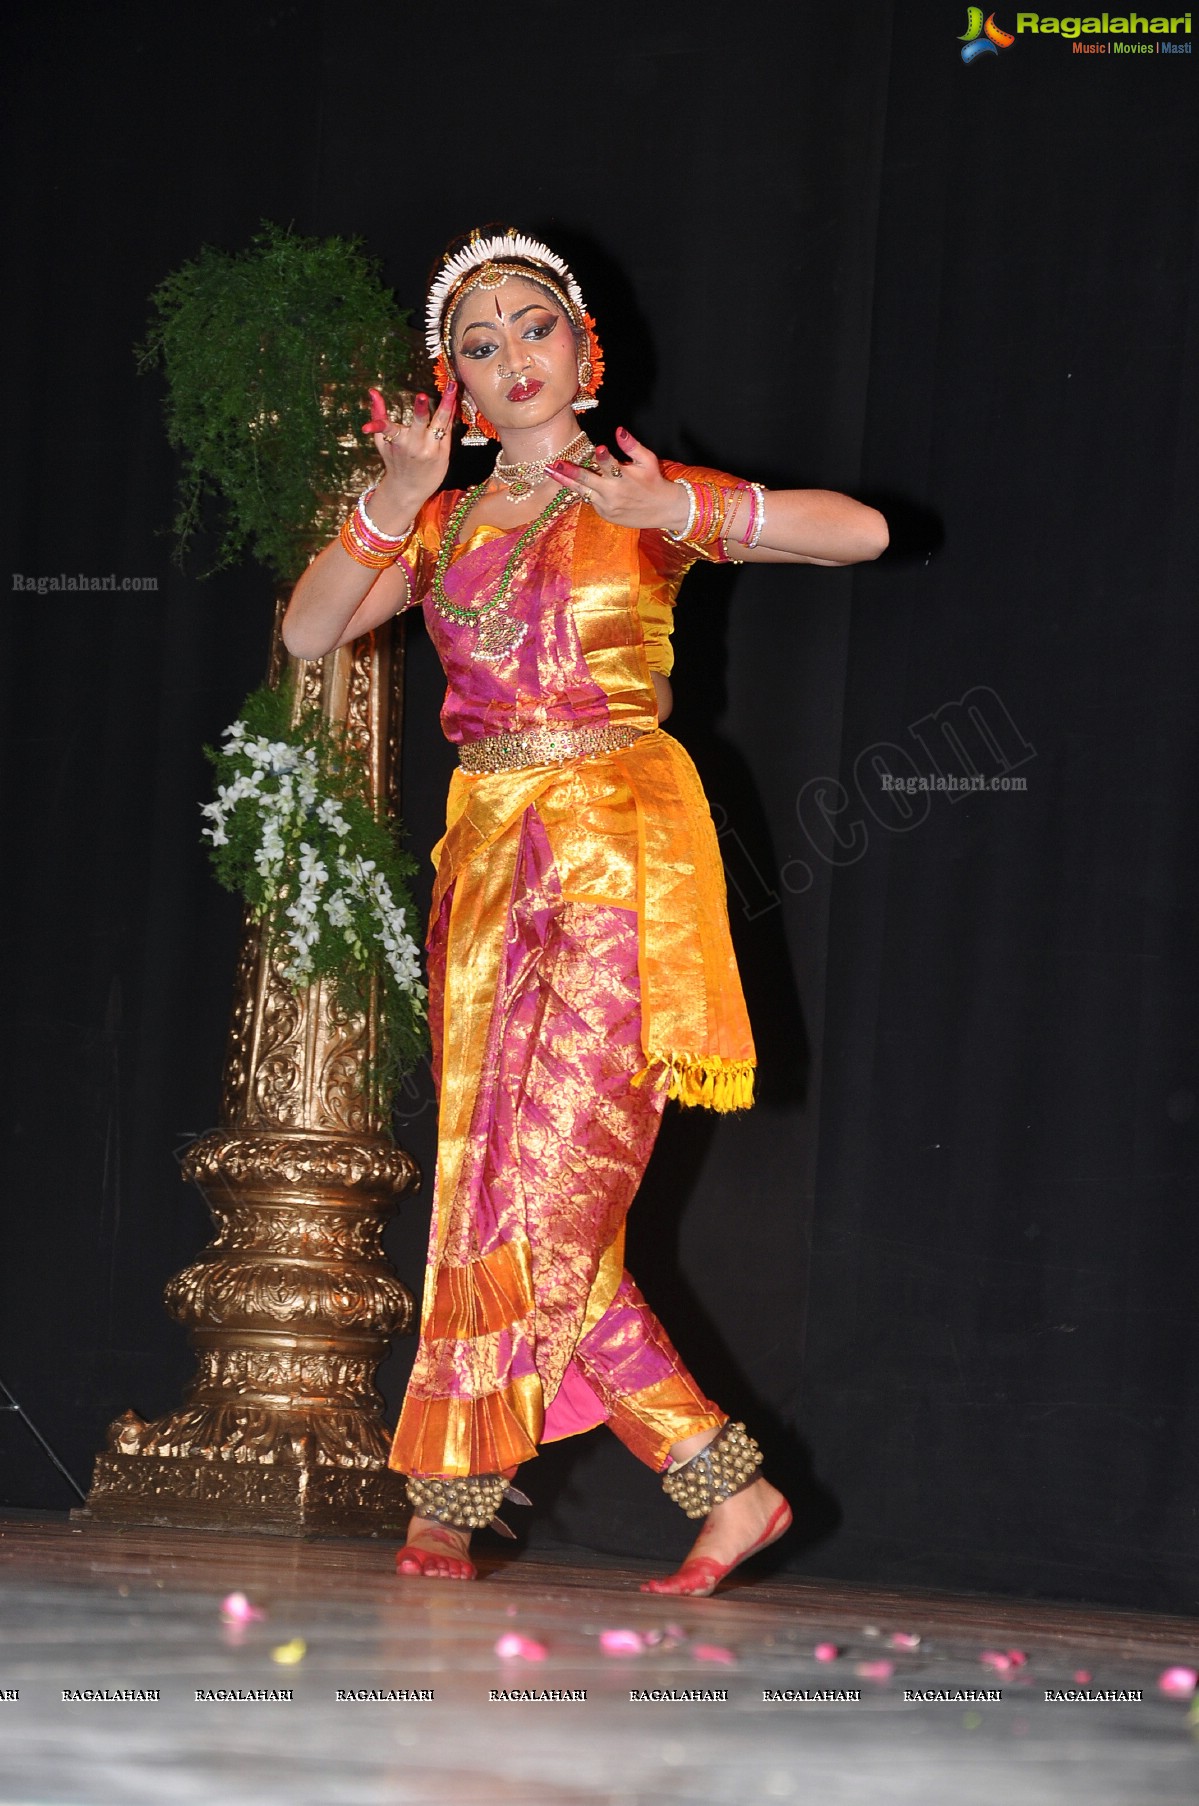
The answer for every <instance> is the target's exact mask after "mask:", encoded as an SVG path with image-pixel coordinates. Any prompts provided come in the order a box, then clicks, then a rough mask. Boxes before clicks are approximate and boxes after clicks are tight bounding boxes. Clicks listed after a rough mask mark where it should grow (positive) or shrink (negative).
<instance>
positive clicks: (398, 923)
mask: <svg viewBox="0 0 1199 1806" xmlns="http://www.w3.org/2000/svg"><path fill="white" fill-rule="evenodd" d="M291 714H292V696H291V692H290V687H281V688H280V689H279V690H272V689H269V688H267V687H265V686H264V687H263V688H261V689H258V690H255V691H253V692H252V693H251V695H250V696H248V697H247V698H246V702H245V704H244V706H243V708H242V712H241V715H240V716H239V718H238V720H237V721H235V722H234V723H233V724H232V726H230V727H228V728H226V730H225V734H224V744H223V746H222V747H221V748H220V749H219V750H216V749H214V748H213V747H205V749H204V751H205V755H206V757H207V758H208V759H209V760H210V761H211V762H212V764H213V766H214V768H215V772H216V779H217V800H216V801H215V802H212V803H207V804H205V805H203V807H202V811H201V813H202V814H204V815H205V816H207V817H208V819H209V821H210V823H211V824H212V825H211V826H210V827H208V828H206V829H205V830H204V836H205V838H206V839H207V840H208V841H209V842H210V843H211V851H212V862H213V868H214V870H215V872H216V876H217V878H218V879H219V881H220V882H221V883H222V884H223V885H224V886H225V888H226V889H227V890H232V891H240V893H241V894H242V896H243V897H244V898H245V899H246V902H247V904H248V905H249V908H250V911H251V914H252V915H253V917H254V919H255V920H256V921H258V922H260V923H261V924H262V926H263V931H264V936H265V941H266V945H267V947H268V948H269V950H270V952H271V954H272V956H273V957H274V958H275V959H276V960H277V962H278V964H279V966H280V969H281V970H282V972H283V973H284V976H285V977H287V978H289V979H290V980H291V981H292V982H293V983H294V984H296V985H297V986H299V985H305V984H309V983H311V982H312V981H313V980H314V979H317V978H325V979H328V980H329V981H330V982H331V983H332V985H333V988H334V991H335V994H336V996H337V1000H338V1003H339V1004H340V1005H341V1007H342V1008H343V1009H345V1010H347V1011H353V1012H364V1011H365V1010H366V1008H367V1005H368V1002H369V1000H370V995H371V990H372V987H377V997H378V1024H379V1028H378V1046H377V1050H376V1055H375V1059H374V1061H373V1063H372V1065H371V1067H370V1069H369V1071H368V1073H367V1083H368V1087H369V1088H370V1089H371V1090H372V1092H373V1094H374V1096H375V1098H376V1100H377V1101H378V1102H379V1103H380V1104H382V1103H385V1102H386V1100H387V1099H388V1098H389V1097H390V1096H391V1094H392V1093H393V1092H394V1091H395V1089H396V1086H397V1085H398V1084H399V1081H400V1079H401V1078H402V1077H403V1075H404V1073H405V1072H407V1071H409V1070H410V1069H411V1067H412V1066H413V1065H414V1064H415V1063H416V1061H417V1060H418V1059H419V1058H420V1057H421V1055H422V1054H424V1053H425V1052H426V1050H427V1020H426V1010H425V1000H426V991H425V987H424V985H423V984H422V983H421V982H420V954H419V949H418V947H417V945H416V941H415V939H414V937H413V935H412V933H411V925H412V924H413V923H414V922H415V909H414V905H413V902H412V897H411V895H410V893H409V889H408V882H407V881H408V878H409V877H410V876H411V874H412V872H413V871H414V870H415V869H416V868H415V864H414V862H413V860H412V859H411V858H410V857H409V856H408V854H406V853H404V852H401V851H400V849H399V847H398V846H397V844H396V840H395V838H394V834H393V831H392V829H391V827H390V826H389V824H388V823H387V822H386V821H385V820H381V819H380V818H379V816H378V815H377V814H376V813H375V811H374V808H373V806H372V803H371V798H370V789H369V782H368V776H367V771H366V767H365V764H364V762H363V760H362V758H361V756H360V755H359V753H358V752H357V751H356V749H355V748H354V747H353V746H352V745H351V744H350V743H349V742H348V741H347V740H346V738H345V736H344V734H343V733H342V732H341V731H340V729H339V728H337V727H336V726H334V725H333V724H332V723H330V722H329V721H328V720H326V719H325V717H324V716H323V715H322V714H321V713H320V711H319V709H315V708H310V709H307V710H305V711H304V712H303V713H302V715H301V717H300V719H299V721H298V722H296V723H295V724H293V723H292V720H291Z"/></svg>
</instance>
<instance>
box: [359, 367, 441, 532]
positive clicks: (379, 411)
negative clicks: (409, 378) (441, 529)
mask: <svg viewBox="0 0 1199 1806" xmlns="http://www.w3.org/2000/svg"><path fill="white" fill-rule="evenodd" d="M368 394H369V395H370V400H371V417H370V419H369V420H368V421H367V422H366V424H365V425H364V427H363V429H362V430H363V432H364V433H373V434H374V436H375V450H376V451H377V452H378V454H379V456H380V458H381V459H382V460H383V475H382V477H380V479H379V483H378V486H377V488H376V490H375V494H374V497H373V499H372V501H371V518H372V519H373V520H375V521H376V522H377V523H378V525H379V527H380V528H381V529H382V531H383V532H384V533H386V532H388V531H389V530H390V531H393V532H397V533H398V532H400V531H402V530H403V528H404V527H406V526H407V525H408V524H409V523H410V522H411V521H412V520H414V519H415V517H416V514H417V512H418V510H419V509H420V508H421V506H422V505H423V504H424V503H425V502H427V501H428V499H429V497H430V496H431V495H435V494H436V492H437V491H438V490H439V489H440V488H441V486H442V484H443V483H444V482H445V477H446V471H447V470H448V469H449V463H450V446H451V443H452V442H451V438H450V428H451V427H452V426H453V423H454V404H455V402H456V401H457V399H458V384H457V382H456V381H455V380H454V379H453V378H451V379H450V384H449V387H448V388H447V390H446V392H445V394H444V395H443V396H442V399H441V405H440V407H439V408H438V409H437V411H436V413H434V412H433V410H432V404H431V403H430V400H429V397H428V396H427V395H423V394H422V395H417V396H416V397H415V398H414V400H413V404H412V417H411V419H410V420H409V421H408V423H407V424H406V425H399V424H397V423H396V422H395V421H394V420H391V419H389V418H388V413H387V403H386V402H385V401H384V399H383V396H382V393H381V392H380V391H379V390H378V389H370V390H368Z"/></svg>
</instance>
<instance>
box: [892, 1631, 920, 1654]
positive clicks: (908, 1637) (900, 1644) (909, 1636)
mask: <svg viewBox="0 0 1199 1806" xmlns="http://www.w3.org/2000/svg"><path fill="white" fill-rule="evenodd" d="M887 1641H888V1643H889V1644H890V1645H891V1647H892V1649H919V1647H920V1638H919V1637H918V1636H917V1635H916V1634H915V1632H914V1631H910V1630H893V1631H892V1632H891V1635H890V1636H889V1637H888V1638H887Z"/></svg>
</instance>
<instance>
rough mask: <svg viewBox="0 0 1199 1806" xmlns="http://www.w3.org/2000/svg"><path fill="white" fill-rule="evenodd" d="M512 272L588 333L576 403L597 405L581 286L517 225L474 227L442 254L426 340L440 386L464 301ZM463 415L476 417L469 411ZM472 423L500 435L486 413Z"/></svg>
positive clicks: (593, 340) (598, 361) (591, 328)
mask: <svg viewBox="0 0 1199 1806" xmlns="http://www.w3.org/2000/svg"><path fill="white" fill-rule="evenodd" d="M509 276H525V277H527V278H528V279H529V280H530V281H533V282H537V283H539V284H540V285H541V287H542V288H545V289H548V290H549V292H550V294H551V295H553V296H554V298H555V300H556V301H558V303H559V304H560V305H561V307H562V311H563V312H564V313H565V315H566V317H567V319H568V320H569V321H570V323H571V325H572V327H573V328H574V329H575V331H576V332H581V333H582V334H583V335H584V338H585V345H584V348H583V349H582V350H581V351H580V356H579V394H578V397H577V399H576V400H575V402H574V403H573V406H574V408H575V411H576V413H581V412H582V410H583V409H584V408H593V407H594V406H595V405H596V404H595V392H596V390H597V389H598V388H599V386H600V383H601V382H602V381H603V375H604V360H603V352H602V350H601V348H600V342H599V340H598V338H597V337H596V333H595V321H594V320H593V319H592V317H591V315H590V314H589V313H588V312H587V308H586V306H585V304H584V301H583V296H582V292H581V290H580V288H579V285H578V283H577V282H576V281H575V279H574V276H573V274H572V273H571V271H570V268H569V267H568V265H567V264H566V263H565V261H564V260H563V259H562V258H561V257H559V256H558V254H557V252H556V251H551V250H550V248H549V246H548V245H543V244H542V243H541V241H540V239H536V238H529V237H527V236H526V235H525V234H524V233H523V232H518V231H517V230H516V228H515V227H514V226H510V227H509V228H508V230H507V232H496V233H492V234H491V235H489V236H488V237H484V236H483V235H482V234H481V233H480V232H477V231H475V232H472V233H471V235H470V238H469V240H468V241H467V243H466V244H465V245H463V246H462V247H461V249H459V250H457V251H453V252H451V253H450V255H449V256H447V257H445V258H443V260H442V262H441V264H440V265H439V267H438V270H437V274H436V276H435V277H434V279H433V282H432V284H431V286H430V288H429V295H428V299H427V301H426V302H425V344H426V346H427V348H428V352H429V356H430V357H431V358H432V360H433V375H434V378H435V380H436V383H437V386H438V388H439V389H440V391H441V392H442V394H444V393H445V390H446V388H447V386H448V384H449V380H450V373H451V368H452V360H451V353H450V333H451V331H452V329H453V324H454V315H455V314H456V313H457V311H458V308H459V306H460V305H461V303H462V302H463V301H464V300H465V299H466V297H467V295H469V294H471V293H472V292H473V291H474V290H475V289H476V288H499V286H500V284H501V283H503V282H506V281H507V280H508V278H509ZM464 400H465V398H464ZM464 418H467V419H471V418H472V417H471V415H470V414H469V413H466V412H465V410H464ZM472 424H473V425H474V426H475V427H476V428H477V429H478V430H479V431H480V432H481V433H482V434H485V435H486V437H487V438H489V439H495V438H498V436H499V435H498V434H497V433H496V430H495V428H494V427H493V426H492V424H491V422H490V421H489V420H487V419H485V418H484V416H483V415H482V414H475V415H474V417H473V421H472Z"/></svg>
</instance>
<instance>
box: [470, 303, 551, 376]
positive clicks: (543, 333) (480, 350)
mask: <svg viewBox="0 0 1199 1806" xmlns="http://www.w3.org/2000/svg"><path fill="white" fill-rule="evenodd" d="M547 314H548V309H547ZM561 317H562V316H561V314H549V315H548V318H546V319H543V320H531V321H530V322H529V324H528V325H527V326H526V327H525V328H524V330H523V331H522V332H521V335H520V336H521V338H522V339H533V340H535V341H540V340H542V339H548V338H549V336H550V334H551V332H553V331H555V330H556V328H557V325H558V321H559V320H560V319H561ZM478 330H479V329H478V327H473V328H472V327H468V328H467V336H466V338H464V340H463V343H462V344H461V345H460V346H459V348H458V356H459V357H469V358H471V359H473V360H474V362H476V363H478V362H479V361H480V360H481V359H483V358H486V357H490V356H491V354H492V352H493V351H498V349H499V347H498V345H497V344H496V342H495V340H494V339H488V338H476V339H472V338H470V336H469V335H470V333H471V332H472V331H475V332H477V331H478Z"/></svg>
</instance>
